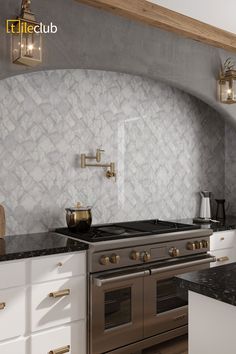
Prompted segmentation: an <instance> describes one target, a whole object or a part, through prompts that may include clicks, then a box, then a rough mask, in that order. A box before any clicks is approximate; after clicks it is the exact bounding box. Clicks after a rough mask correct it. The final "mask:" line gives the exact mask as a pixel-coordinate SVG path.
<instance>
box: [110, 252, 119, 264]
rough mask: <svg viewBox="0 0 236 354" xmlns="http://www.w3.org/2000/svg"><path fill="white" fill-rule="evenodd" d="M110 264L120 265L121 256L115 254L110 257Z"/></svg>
mask: <svg viewBox="0 0 236 354" xmlns="http://www.w3.org/2000/svg"><path fill="white" fill-rule="evenodd" d="M110 262H111V263H113V264H118V263H119V262H120V256H119V255H118V254H115V253H113V254H112V255H111V257H110Z"/></svg>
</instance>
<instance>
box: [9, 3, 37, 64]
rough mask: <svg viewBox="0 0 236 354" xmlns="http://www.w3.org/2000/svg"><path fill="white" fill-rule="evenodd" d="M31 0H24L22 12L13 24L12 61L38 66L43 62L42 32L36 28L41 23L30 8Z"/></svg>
mask: <svg viewBox="0 0 236 354" xmlns="http://www.w3.org/2000/svg"><path fill="white" fill-rule="evenodd" d="M30 4H31V0H22V4H21V14H20V16H18V17H17V19H16V21H15V22H13V23H12V24H11V33H12V61H13V63H16V64H23V65H27V66H36V65H38V64H40V63H42V34H41V33H39V32H40V31H38V30H36V28H37V29H39V28H40V23H38V22H37V21H36V18H35V15H34V14H33V13H32V12H31V9H30Z"/></svg>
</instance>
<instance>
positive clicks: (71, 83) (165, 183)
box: [0, 70, 224, 234]
mask: <svg viewBox="0 0 236 354" xmlns="http://www.w3.org/2000/svg"><path fill="white" fill-rule="evenodd" d="M98 147H103V148H104V149H105V151H106V152H105V154H104V156H103V162H111V161H114V162H116V164H117V169H118V178H117V183H114V182H113V181H110V180H107V179H106V178H104V171H103V170H102V169H94V168H93V169H89V168H87V169H84V170H82V169H81V168H80V166H79V155H80V154H81V153H90V154H92V153H94V151H95V149H96V148H98ZM0 163H1V169H0V202H2V203H3V204H4V206H5V207H6V214H7V231H8V233H9V234H12V233H18V234H19V233H26V232H38V231H44V230H47V229H48V228H53V227H58V226H62V225H64V224H65V215H64V208H65V207H66V206H70V205H72V204H74V203H76V202H77V201H78V200H79V201H82V202H83V203H85V204H91V205H93V216H94V222H112V221H119V220H131V219H145V218H154V217H155V218H157V217H158V218H167V219H169V218H178V217H190V216H193V215H195V214H196V213H197V210H198V204H199V197H198V191H199V190H200V189H210V190H211V191H212V192H214V194H215V196H217V197H220V196H221V195H222V194H223V193H224V190H223V189H224V168H223V166H224V122H223V120H222V119H221V118H220V117H219V116H218V114H217V113H216V112H215V111H213V110H212V109H211V108H209V107H208V106H206V105H205V104H204V103H202V102H200V101H198V100H197V99H195V98H193V97H191V96H189V95H187V94H185V93H183V92H181V91H179V90H177V89H173V88H171V87H168V86H166V85H164V84H161V83H156V82H154V81H151V80H146V79H142V78H140V77H135V76H130V75H125V74H117V73H109V72H98V71H86V70H63V71H49V72H40V73H34V74H28V75H22V76H17V77H13V78H9V79H6V80H4V81H1V82H0Z"/></svg>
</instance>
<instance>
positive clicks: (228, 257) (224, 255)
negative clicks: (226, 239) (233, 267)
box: [211, 248, 236, 267]
mask: <svg viewBox="0 0 236 354" xmlns="http://www.w3.org/2000/svg"><path fill="white" fill-rule="evenodd" d="M211 253H212V255H213V256H215V257H216V262H214V263H211V267H216V266H220V265H223V264H228V263H233V262H236V249H235V248H227V249H222V250H217V251H212V252H211Z"/></svg>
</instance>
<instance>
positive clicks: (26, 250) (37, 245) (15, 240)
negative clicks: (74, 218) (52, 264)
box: [0, 232, 88, 262]
mask: <svg viewBox="0 0 236 354" xmlns="http://www.w3.org/2000/svg"><path fill="white" fill-rule="evenodd" d="M87 248H88V245H86V244H85V243H83V242H80V241H75V240H72V239H70V238H68V237H66V236H64V235H60V234H58V233H55V232H44V233H37V234H27V235H16V236H6V237H5V238H4V239H0V262H2V261H9V260H14V259H21V258H29V257H39V256H46V255H50V254H57V253H67V252H76V251H82V250H86V249H87Z"/></svg>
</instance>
